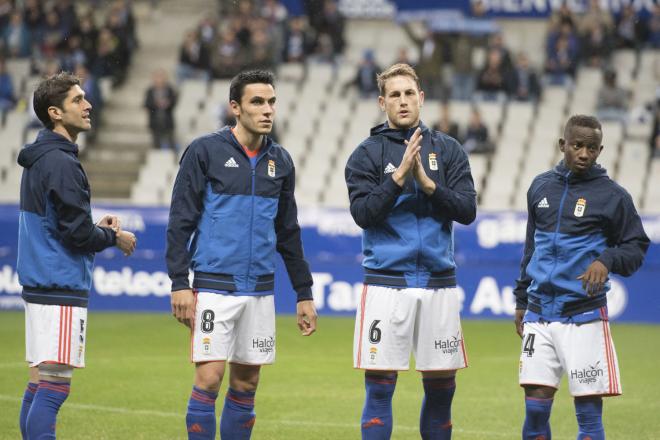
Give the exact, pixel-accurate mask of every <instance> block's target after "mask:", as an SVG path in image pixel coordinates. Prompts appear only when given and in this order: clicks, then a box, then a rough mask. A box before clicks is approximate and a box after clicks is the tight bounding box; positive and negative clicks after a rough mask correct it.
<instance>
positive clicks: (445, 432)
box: [419, 376, 456, 440]
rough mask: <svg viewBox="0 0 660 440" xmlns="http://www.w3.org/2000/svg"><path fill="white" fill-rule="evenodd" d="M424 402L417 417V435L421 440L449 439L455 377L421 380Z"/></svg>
mask: <svg viewBox="0 0 660 440" xmlns="http://www.w3.org/2000/svg"><path fill="white" fill-rule="evenodd" d="M422 383H423V384H424V401H423V402H422V412H421V415H420V417H419V433H420V434H421V435H422V439H423V440H449V439H450V438H451V401H452V399H453V398H454V391H456V377H455V376H452V377H439V378H433V379H423V380H422Z"/></svg>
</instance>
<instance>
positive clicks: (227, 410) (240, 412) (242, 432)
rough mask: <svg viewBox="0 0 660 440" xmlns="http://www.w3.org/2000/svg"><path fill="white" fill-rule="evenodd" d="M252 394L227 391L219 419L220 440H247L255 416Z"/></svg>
mask: <svg viewBox="0 0 660 440" xmlns="http://www.w3.org/2000/svg"><path fill="white" fill-rule="evenodd" d="M254 394H255V393H254V392H251V391H244V392H241V391H236V390H234V389H232V388H229V389H228V390H227V395H226V396H225V407H224V408H223V409H222V417H220V438H221V439H225V440H248V439H249V438H250V436H251V435H252V427H253V426H254V423H255V422H256V419H257V415H256V414H255V413H254Z"/></svg>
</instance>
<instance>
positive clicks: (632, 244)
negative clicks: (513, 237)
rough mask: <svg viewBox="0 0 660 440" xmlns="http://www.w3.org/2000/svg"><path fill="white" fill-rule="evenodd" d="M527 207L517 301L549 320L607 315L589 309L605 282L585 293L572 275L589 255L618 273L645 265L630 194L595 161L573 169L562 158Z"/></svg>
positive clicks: (533, 190)
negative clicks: (593, 291)
mask: <svg viewBox="0 0 660 440" xmlns="http://www.w3.org/2000/svg"><path fill="white" fill-rule="evenodd" d="M527 209H528V220H527V239H526V241H525V253H524V256H523V259H522V263H521V271H520V273H521V274H520V279H518V281H517V286H516V288H515V290H514V294H515V295H516V303H517V305H516V307H517V308H518V309H524V308H527V310H528V315H529V314H530V312H531V314H532V316H534V317H540V318H542V319H545V320H548V321H567V320H568V319H570V318H573V317H575V318H576V320H577V321H588V320H594V319H599V318H604V317H606V315H604V314H603V315H600V314H598V313H590V312H591V311H593V310H595V309H597V308H600V307H603V311H604V310H605V308H604V306H605V305H606V304H607V297H606V295H605V294H606V291H607V290H609V283H607V285H606V286H605V289H604V290H605V292H602V293H600V294H599V295H596V296H593V297H589V296H587V294H586V292H585V291H584V289H583V288H582V281H581V280H578V279H577V277H578V276H580V275H581V274H583V273H584V272H585V270H587V268H588V267H589V265H590V264H591V263H593V262H594V260H599V261H600V262H601V263H603V264H604V265H605V267H607V269H608V270H609V271H610V272H612V273H616V274H619V275H623V276H629V275H632V274H633V273H634V272H635V271H636V270H637V269H638V268H639V267H640V266H641V265H642V261H643V259H644V255H645V253H646V250H647V249H648V246H649V239H648V237H647V236H646V233H645V232H644V229H643V227H642V222H641V220H640V218H639V215H638V214H637V211H636V210H635V206H634V205H633V201H632V198H631V197H630V195H629V194H628V193H627V192H626V190H625V189H623V188H622V187H621V186H619V185H617V184H616V183H615V182H614V181H613V180H611V179H610V178H609V177H608V176H607V172H606V170H605V169H604V168H602V167H601V166H600V165H597V164H595V165H594V166H592V167H591V168H590V169H589V170H588V171H587V173H586V174H584V175H574V174H571V172H570V171H569V170H568V168H566V166H565V165H564V163H563V161H562V162H560V163H559V164H558V165H557V166H556V167H555V168H554V169H553V170H551V171H548V172H546V173H543V174H541V175H539V176H537V177H536V178H535V179H534V181H533V182H532V185H531V186H530V188H529V191H528V192H527ZM603 313H604V312H603ZM578 315H581V316H578ZM526 319H528V318H526Z"/></svg>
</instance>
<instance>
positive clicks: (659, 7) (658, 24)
mask: <svg viewBox="0 0 660 440" xmlns="http://www.w3.org/2000/svg"><path fill="white" fill-rule="evenodd" d="M647 28H648V33H649V38H648V42H649V46H651V47H652V48H654V49H658V48H660V3H658V4H656V5H655V7H654V8H653V13H652V15H651V16H650V17H649V19H648V22H647Z"/></svg>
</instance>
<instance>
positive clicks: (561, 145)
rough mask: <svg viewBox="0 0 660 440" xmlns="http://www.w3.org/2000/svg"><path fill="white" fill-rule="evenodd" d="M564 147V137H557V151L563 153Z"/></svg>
mask: <svg viewBox="0 0 660 440" xmlns="http://www.w3.org/2000/svg"><path fill="white" fill-rule="evenodd" d="M565 149H566V140H564V138H559V151H561V152H562V153H563V152H564V150H565Z"/></svg>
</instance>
